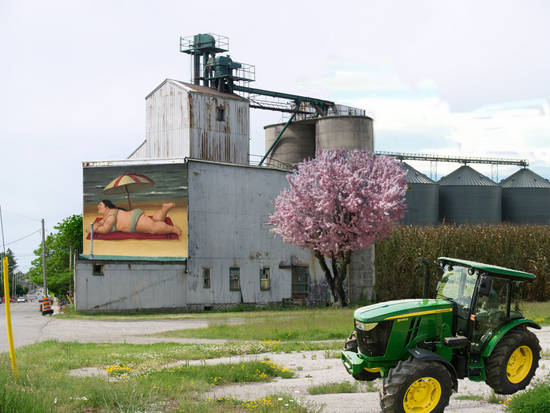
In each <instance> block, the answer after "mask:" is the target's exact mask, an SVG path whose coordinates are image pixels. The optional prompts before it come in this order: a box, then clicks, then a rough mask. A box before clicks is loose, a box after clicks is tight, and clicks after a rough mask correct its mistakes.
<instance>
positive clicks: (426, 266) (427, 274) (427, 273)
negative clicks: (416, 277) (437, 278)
mask: <svg viewBox="0 0 550 413" xmlns="http://www.w3.org/2000/svg"><path fill="white" fill-rule="evenodd" d="M422 264H424V289H423V291H422V297H423V298H430V297H429V294H430V293H429V290H430V261H428V260H427V259H426V258H422Z"/></svg>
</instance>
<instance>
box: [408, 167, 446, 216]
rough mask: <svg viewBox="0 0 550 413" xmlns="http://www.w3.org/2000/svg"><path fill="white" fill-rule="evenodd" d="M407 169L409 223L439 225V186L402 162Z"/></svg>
mask: <svg viewBox="0 0 550 413" xmlns="http://www.w3.org/2000/svg"><path fill="white" fill-rule="evenodd" d="M401 165H402V166H403V168H405V170H406V171H407V194H406V196H405V199H406V202H407V212H406V213H405V216H404V218H403V223H404V224H407V225H437V223H438V222H439V186H438V185H437V183H435V182H434V181H432V180H431V179H430V178H428V177H427V176H426V175H424V174H423V173H421V172H419V171H417V170H416V169H414V168H413V167H412V166H410V165H409V164H407V163H405V162H403V163H402V164H401Z"/></svg>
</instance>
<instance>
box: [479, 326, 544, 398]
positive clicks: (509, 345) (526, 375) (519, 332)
mask: <svg viewBox="0 0 550 413" xmlns="http://www.w3.org/2000/svg"><path fill="white" fill-rule="evenodd" d="M540 350H541V349H540V344H539V340H538V339H537V336H536V335H535V334H533V333H532V332H531V331H529V330H527V329H526V328H523V327H517V328H514V329H512V330H510V331H509V332H508V333H507V334H506V335H505V336H504V337H503V338H502V339H501V340H500V342H499V343H498V344H497V346H496V347H495V349H494V351H493V353H492V354H491V356H490V357H489V358H488V359H487V362H486V364H485V371H486V373H487V384H488V385H489V386H491V387H492V388H493V390H494V391H495V393H498V394H512V393H515V392H517V391H519V390H523V389H524V388H526V387H527V385H528V384H529V383H530V382H531V379H532V378H533V376H534V375H535V372H536V370H537V367H538V366H539V360H540Z"/></svg>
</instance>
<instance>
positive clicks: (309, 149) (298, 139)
mask: <svg viewBox="0 0 550 413" xmlns="http://www.w3.org/2000/svg"><path fill="white" fill-rule="evenodd" d="M284 126H285V124H284V123H278V124H275V125H268V126H265V127H264V129H265V150H266V152H267V151H268V150H269V148H270V147H271V145H272V144H273V142H275V139H277V136H279V133H280V132H281V130H282V129H283V127H284ZM313 157H315V122H314V121H313V120H302V121H295V122H292V123H291V124H290V125H288V127H287V128H286V130H285V132H284V133H283V136H281V139H279V142H278V143H277V145H276V146H275V148H273V150H272V151H271V153H270V154H269V158H270V159H267V161H266V164H267V165H274V161H273V160H276V161H280V162H284V163H288V164H295V163H298V162H302V161H303V160H304V159H308V158H313Z"/></svg>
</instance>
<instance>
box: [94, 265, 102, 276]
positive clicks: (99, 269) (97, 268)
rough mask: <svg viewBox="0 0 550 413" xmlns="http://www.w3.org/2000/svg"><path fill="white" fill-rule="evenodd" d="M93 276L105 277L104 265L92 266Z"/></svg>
mask: <svg viewBox="0 0 550 413" xmlns="http://www.w3.org/2000/svg"><path fill="white" fill-rule="evenodd" d="M92 274H93V275H103V264H92Z"/></svg>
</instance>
